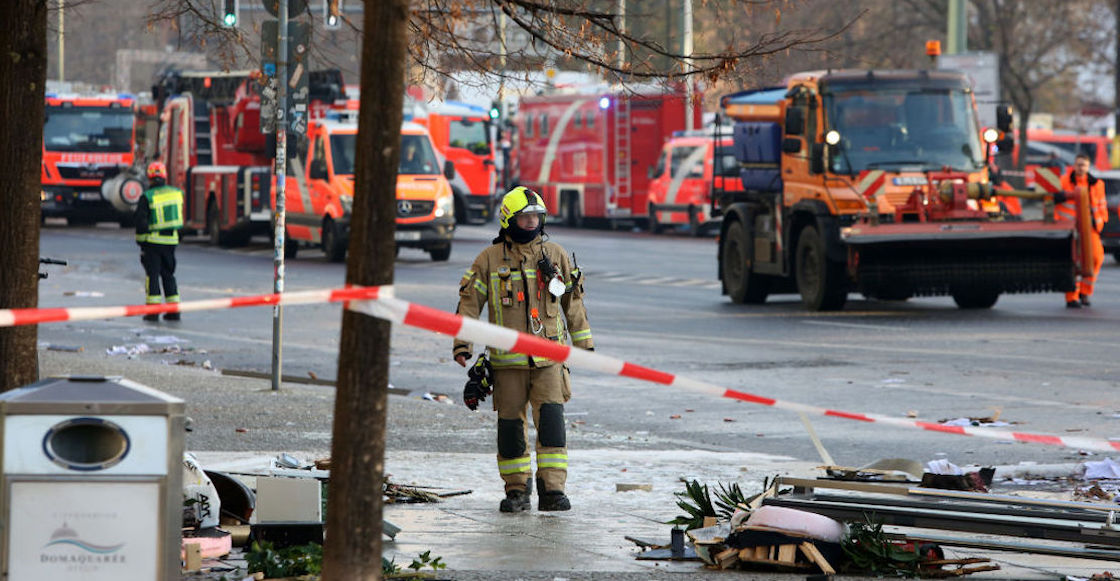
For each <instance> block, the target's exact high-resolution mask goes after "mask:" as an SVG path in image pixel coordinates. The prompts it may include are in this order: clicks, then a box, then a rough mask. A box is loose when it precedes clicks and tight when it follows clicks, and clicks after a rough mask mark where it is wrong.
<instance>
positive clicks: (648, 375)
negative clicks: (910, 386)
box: [350, 298, 1120, 452]
mask: <svg viewBox="0 0 1120 581" xmlns="http://www.w3.org/2000/svg"><path fill="white" fill-rule="evenodd" d="M350 309H351V310H354V311H358V312H362V313H366V314H369V315H373V316H375V317H378V318H382V319H388V320H390V321H393V322H395V323H403V324H405V325H409V326H412V327H419V328H421V329H426V330H428V331H434V332H436V333H442V334H444V335H449V336H452V337H459V338H460V339H464V340H466V341H470V342H472V343H478V344H482V345H490V346H491V347H497V348H499V349H505V350H506V351H515V352H517V353H526V354H529V355H535V356H539V357H547V358H549V359H551V360H553V361H560V362H563V363H566V364H568V365H569V366H571V367H575V368H579V369H590V370H593V371H599V372H601V373H606V374H610V375H622V376H624V377H633V378H635V379H641V380H643V381H649V382H653V383H661V384H664V385H669V386H672V387H680V388H684V389H687V390H689V391H694V392H700V393H706V394H709V395H714V396H719V397H726V398H729V399H737V400H740V401H745V402H750V403H755V404H759V405H764V406H770V407H774V408H778V409H783V410H789V411H793V412H803V413H806V414H813V415H820V416H829V417H834V418H843V419H848V420H856V421H860V422H867V423H879V424H887V425H891V426H898V427H903V428H918V429H921V430H928V431H933V432H944V433H947V434H957V435H962V436H978V437H981V438H989V439H993V440H1005V441H1013V442H1031V443H1035V444H1048V445H1052V446H1064V447H1067V448H1077V449H1082V450H1096V451H1105V452H1115V451H1120V442H1112V441H1109V440H1103V439H1099V438H1078V437H1070V436H1053V435H1049V434H1029V433H1025V432H1011V431H1007V430H997V429H994V428H980V427H964V426H946V425H942V424H938V423H932V422H921V421H915V420H907V419H902V418H895V417H890V416H882V415H878V414H861V413H853V412H846V411H841V410H833V409H828V408H823V407H817V406H811V405H805V404H799V403H794V402H790V401H782V400H777V399H772V398H768V397H763V396H760V395H755V394H752V393H748V392H745V391H738V390H734V389H728V388H725V387H720V386H718V385H715V384H711V383H706V382H703V381H697V380H695V379H689V378H687V377H680V376H676V375H673V374H670V373H665V372H663V371H658V370H656V369H650V368H648V367H643V366H641V365H635V364H633V363H628V362H625V361H622V360H620V359H615V358H613V357H607V356H606V355H600V354H598V353H593V352H590V351H585V350H583V349H579V348H574V347H570V346H568V345H561V344H559V343H554V342H552V341H549V340H546V339H542V338H540V337H535V336H533V335H529V334H526V333H518V332H517V331H513V330H511V329H507V328H505V327H499V326H497V325H492V324H490V323H487V322H483V321H480V320H477V319H465V318H463V317H460V316H459V315H453V314H451V313H446V312H444V311H440V310H437V309H433V308H431V307H425V306H423V305H417V304H414V303H409V302H407V301H402V300H400V299H396V298H384V299H379V300H376V301H363V302H354V303H351V304H350Z"/></svg>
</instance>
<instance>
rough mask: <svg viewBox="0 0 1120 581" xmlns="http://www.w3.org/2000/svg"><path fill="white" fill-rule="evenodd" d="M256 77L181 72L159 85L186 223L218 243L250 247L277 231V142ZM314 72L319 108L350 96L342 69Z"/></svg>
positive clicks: (165, 139)
mask: <svg viewBox="0 0 1120 581" xmlns="http://www.w3.org/2000/svg"><path fill="white" fill-rule="evenodd" d="M255 75H256V72H255V71H240V72H174V73H170V74H168V75H165V76H164V77H163V78H161V79H160V81H159V83H158V84H157V87H156V88H157V93H158V95H157V97H158V98H159V100H160V102H161V103H162V106H161V111H160V132H159V159H160V160H161V161H163V162H164V163H165V164H167V173H168V179H167V181H168V183H169V184H171V185H173V186H176V187H178V188H181V189H182V190H183V192H184V194H185V202H186V204H185V206H186V207H185V209H184V212H185V216H184V227H185V228H187V229H190V230H203V231H205V232H206V233H207V235H208V236H209V237H210V242H211V243H212V244H220V245H227V246H237V245H244V244H246V243H247V242H248V241H249V239H250V237H252V235H254V234H268V233H269V232H271V225H272V193H271V188H272V181H271V180H272V172H271V164H272V155H271V150H272V148H271V147H269V145H270V144H271V141H272V140H271V139H270V138H269V137H268V136H266V135H265V134H263V133H261V130H260V116H261V100H260V94H259V93H258V91H257V87H258V83H257V81H256V78H255ZM310 75H311V76H310V95H311V97H310V99H311V102H312V103H313V106H312V109H315V108H316V107H317V106H318V105H315V104H321V103H324V102H326V103H333V102H334V101H335V100H339V99H344V96H343V94H342V87H343V84H342V78H341V74H340V73H339V72H338V71H312V72H311V73H310ZM295 145H296V144H295V143H294V140H293V142H292V143H290V145H289V147H290V150H291V151H292V153H295V150H296V149H297V148H296V147H295Z"/></svg>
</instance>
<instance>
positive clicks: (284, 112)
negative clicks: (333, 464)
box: [272, 0, 288, 391]
mask: <svg viewBox="0 0 1120 581" xmlns="http://www.w3.org/2000/svg"><path fill="white" fill-rule="evenodd" d="M276 10H277V12H278V13H279V15H278V20H279V22H278V23H277V24H278V25H277V27H276V28H277V29H278V30H279V35H280V37H279V39H278V40H277V43H276V53H277V54H276V80H277V83H276V86H277V91H276V163H275V164H274V165H275V168H276V170H275V172H276V208H274V211H275V214H276V224H275V225H274V226H273V228H274V232H273V240H274V241H275V244H274V245H273V248H272V264H273V282H272V292H274V293H283V292H284V243H285V240H284V225H285V219H284V218H285V215H284V191H285V190H286V187H285V186H286V185H287V184H286V183H285V182H287V179H288V0H279V6H277V9H276ZM283 330H284V308H283V307H281V306H280V305H279V304H276V305H273V306H272V391H279V390H280V377H281V368H282V365H281V364H282V362H283V356H282V350H283V346H282V336H283Z"/></svg>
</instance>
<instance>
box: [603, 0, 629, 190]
mask: <svg viewBox="0 0 1120 581" xmlns="http://www.w3.org/2000/svg"><path fill="white" fill-rule="evenodd" d="M618 31H619V32H620V33H625V32H626V0H618ZM625 65H626V43H625V42H624V41H623V40H622V36H621V35H619V37H618V70H619V73H618V74H619V77H620V78H619V80H622V79H621V76H622V72H621V71H622V67H623V66H625ZM604 171H606V170H604Z"/></svg>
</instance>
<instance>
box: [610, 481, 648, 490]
mask: <svg viewBox="0 0 1120 581" xmlns="http://www.w3.org/2000/svg"><path fill="white" fill-rule="evenodd" d="M631 490H644V491H646V492H653V485H652V484H623V483H621V482H619V483H616V484H615V485H614V491H615V492H630V491H631Z"/></svg>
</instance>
